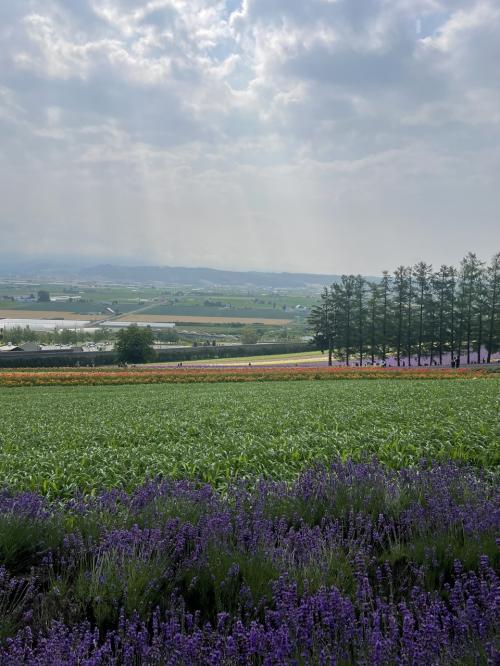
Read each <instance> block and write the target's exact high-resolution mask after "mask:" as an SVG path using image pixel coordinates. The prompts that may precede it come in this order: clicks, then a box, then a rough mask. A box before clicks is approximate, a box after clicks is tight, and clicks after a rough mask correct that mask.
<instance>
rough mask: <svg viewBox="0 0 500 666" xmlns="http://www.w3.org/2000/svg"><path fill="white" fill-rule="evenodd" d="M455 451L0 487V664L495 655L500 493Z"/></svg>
mask: <svg viewBox="0 0 500 666" xmlns="http://www.w3.org/2000/svg"><path fill="white" fill-rule="evenodd" d="M496 480H498V479H495V477H494V476H491V475H489V474H487V473H485V472H483V473H481V472H478V471H474V470H473V469H472V468H463V467H456V466H453V465H444V466H434V467H419V468H416V469H413V470H401V471H399V472H390V471H387V469H384V468H382V467H380V466H378V465H375V464H358V465H354V464H350V463H347V464H334V465H332V466H330V467H327V468H322V467H317V468H314V469H312V470H310V471H307V472H305V473H303V474H302V475H301V476H300V477H299V479H298V480H297V481H296V483H295V484H294V485H293V486H292V487H291V488H289V487H288V486H286V485H284V484H282V483H273V482H260V483H259V484H258V486H257V487H256V488H255V489H251V488H249V487H248V486H247V485H245V484H241V483H240V484H238V485H237V486H235V487H232V488H229V490H228V493H227V494H226V495H225V496H224V497H221V496H220V495H218V494H217V493H215V492H214V491H213V490H212V489H211V487H210V486H202V487H195V486H192V485H190V484H189V483H186V482H178V483H175V482H166V481H164V482H150V483H147V484H145V485H143V486H141V487H139V488H138V489H136V490H135V491H134V492H133V493H131V494H130V495H129V494H125V493H123V492H119V491H116V490H114V491H111V492H108V493H104V494H101V495H99V496H97V497H95V498H88V499H84V498H82V497H79V496H75V497H74V498H71V499H69V500H68V501H67V502H65V503H63V504H62V505H57V506H54V505H50V504H48V503H47V502H46V501H45V500H44V498H43V497H41V496H39V495H36V494H30V493H25V494H21V495H16V494H14V495H10V494H3V495H2V496H1V497H0V544H1V549H0V555H1V558H2V560H3V564H2V566H1V567H0V608H1V609H2V613H1V614H0V636H1V637H2V638H3V642H2V644H1V646H0V664H5V665H11V664H12V665H14V664H15V665H19V666H21V665H22V664H30V665H38V664H39V665H42V664H87V665H89V666H90V665H98V664H125V665H130V666H132V665H135V664H158V665H160V664H171V665H174V664H179V665H186V666H187V665H188V664H189V665H200V666H202V665H204V664H214V665H215V664H226V665H228V666H229V665H232V664H245V665H249V666H250V665H253V664H268V665H276V666H278V665H286V664H374V665H377V666H382V665H386V664H389V665H390V664H394V665H396V664H398V665H411V666H428V665H432V664H457V665H458V664H466V663H470V664H473V663H474V664H475V663H484V664H495V663H498V661H497V660H498V658H499V656H500V653H499V651H498V643H495V640H496V637H498V635H499V634H498V632H499V630H500V625H499V618H500V613H499V611H500V607H499V591H500V581H499V578H498V565H499V557H498V555H499V551H498V548H497V545H496V543H495V536H496V533H497V529H498V513H499V511H500V502H499V496H498V486H497V485H496V483H495V481H496Z"/></svg>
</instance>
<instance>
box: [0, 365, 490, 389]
mask: <svg viewBox="0 0 500 666" xmlns="http://www.w3.org/2000/svg"><path fill="white" fill-rule="evenodd" d="M493 376H494V375H493V373H492V372H491V371H488V370H486V369H483V368H477V369H475V368H460V369H458V370H455V369H451V368H377V367H367V368H356V367H349V368H347V367H345V366H344V367H332V368H324V367H322V368H308V367H296V368H289V367H288V368H286V367H285V368H280V367H273V368H258V367H254V368H253V367H251V366H249V367H246V368H241V367H240V368H224V369H217V368H202V367H196V368H195V367H193V368H190V367H185V368H166V369H158V370H151V369H146V368H135V369H130V370H128V369H127V370H119V369H114V370H101V369H96V370H88V369H84V368H81V369H68V370H21V369H20V370H13V371H12V370H8V371H0V386H7V387H16V386H58V385H64V386H66V385H70V386H71V385H73V386H79V385H82V386H100V385H108V384H163V383H166V384H190V383H208V384H209V383H219V382H256V381H259V382H262V381H285V380H286V381H294V380H295V381H300V380H311V379H312V380H321V379H328V380H334V379H406V380H417V379H470V378H474V377H493Z"/></svg>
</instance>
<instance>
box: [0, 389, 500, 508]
mask: <svg viewBox="0 0 500 666" xmlns="http://www.w3.org/2000/svg"><path fill="white" fill-rule="evenodd" d="M499 388H500V382H499V381H498V380H496V379H475V380H463V381H460V380H442V381H439V382H435V381H427V382H426V381H422V382H410V381H408V382H406V381H405V382H385V381H377V380H371V381H363V380H360V381H356V382H327V381H325V382H272V383H265V384H260V383H249V384H217V385H210V384H209V385H204V384H190V385H147V386H118V387H114V386H113V387H47V388H43V387H32V388H19V389H0V404H1V407H2V418H1V419H0V442H1V447H2V456H1V458H0V474H1V475H2V478H3V479H4V482H5V483H7V484H8V485H10V486H11V487H15V488H20V489H38V490H41V491H42V492H45V493H49V494H51V495H58V494H67V493H68V492H73V491H74V490H75V489H76V488H80V489H82V490H84V491H91V490H92V489H94V488H96V487H97V488H99V487H114V486H121V485H124V486H126V487H129V488H130V487H133V486H134V485H137V484H138V483H141V482H142V481H143V480H144V478H146V477H154V476H156V475H168V476H173V477H174V478H190V479H201V480H203V481H207V482H210V483H212V484H214V486H215V487H217V488H222V487H224V486H225V485H226V484H227V483H228V482H229V481H231V480H232V479H234V478H235V477H236V476H239V477H243V478H256V477H258V476H264V477H272V478H276V479H280V480H290V479H292V478H293V477H294V476H296V475H297V473H298V472H299V471H300V470H301V469H303V468H304V467H306V466H308V465H310V464H313V463H315V462H317V461H319V462H323V463H329V462H330V461H331V460H332V459H334V458H336V457H341V458H343V459H345V458H348V457H349V458H352V459H354V460H366V459H367V458H369V457H373V456H376V457H377V458H378V459H379V460H380V461H381V462H383V463H386V464H388V465H389V466H391V467H395V468H397V467H401V466H404V465H408V464H414V463H416V462H417V461H419V460H420V459H421V458H423V457H425V458H428V459H433V460H440V461H443V460H455V461H463V462H471V463H474V464H476V465H481V466H488V467H489V466H492V465H496V464H498V462H499V460H500V448H499V446H498V442H499V441H500V420H499V419H498V414H499V406H500V391H499Z"/></svg>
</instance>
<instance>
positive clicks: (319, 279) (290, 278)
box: [79, 264, 339, 288]
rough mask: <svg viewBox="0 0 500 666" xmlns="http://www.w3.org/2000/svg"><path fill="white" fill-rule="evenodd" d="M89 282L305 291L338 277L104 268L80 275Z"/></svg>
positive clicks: (154, 268) (168, 268)
mask: <svg viewBox="0 0 500 666" xmlns="http://www.w3.org/2000/svg"><path fill="white" fill-rule="evenodd" d="M79 274H80V276H81V277H82V278H84V279H87V280H98V281H107V282H108V281H109V282H148V283H151V282H155V283H161V284H190V285H197V284H200V285H219V286H233V287H236V286H244V285H252V286H256V287H283V288H285V287H296V288H298V287H305V286H310V285H325V284H331V283H332V282H336V281H338V280H339V276H338V275H315V274H313V273H267V272H266V273H264V272H258V271H227V270H218V269H215V268H185V267H182V266H179V267H172V266H114V265H110V264H107V265H101V266H93V267H91V268H86V269H84V270H82V271H80V272H79Z"/></svg>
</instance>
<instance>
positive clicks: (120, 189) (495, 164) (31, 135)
mask: <svg viewBox="0 0 500 666" xmlns="http://www.w3.org/2000/svg"><path fill="white" fill-rule="evenodd" d="M499 62H500V2H499V1H498V0H477V1H475V0H463V1H462V0H449V1H446V0H212V1H210V0H149V1H147V0H15V2H14V1H13V0H0V173H1V177H0V254H1V253H3V254H9V255H12V256H14V255H16V256H17V255H18V254H19V255H20V254H23V255H27V256H31V257H41V256H47V255H56V256H61V257H63V256H65V255H71V256H74V255H81V256H85V257H92V258H95V259H96V260H98V259H99V258H101V257H106V258H109V257H120V261H121V262H122V263H123V262H124V261H127V260H129V261H130V262H133V263H145V264H163V265H176V266H181V265H183V266H209V267H213V268H228V269H233V270H237V269H242V270H248V269H253V270H276V271H281V270H289V271H304V272H318V273H352V272H353V273H357V272H360V273H364V274H379V273H380V272H381V271H382V270H383V269H389V270H392V269H393V268H394V267H395V266H397V265H399V264H412V263H415V262H417V261H419V260H425V261H427V262H430V263H433V264H434V265H435V266H439V265H440V264H442V263H449V264H457V263H458V262H459V260H460V258H461V257H462V256H463V255H464V254H465V253H466V252H467V251H469V250H471V251H474V252H477V253H478V254H479V255H480V256H481V257H482V258H483V259H488V258H489V257H490V256H491V255H492V254H493V253H494V252H496V251H498V250H499V249H500V248H499V247H498V244H499V243H498V239H499V233H498V232H499V228H500V221H499V219H500V218H499V210H500V76H499V70H498V63H499Z"/></svg>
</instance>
